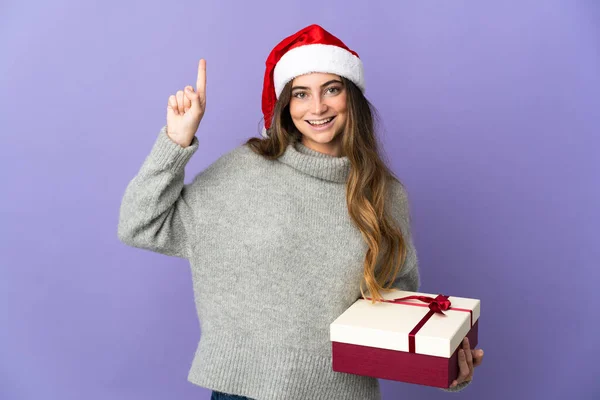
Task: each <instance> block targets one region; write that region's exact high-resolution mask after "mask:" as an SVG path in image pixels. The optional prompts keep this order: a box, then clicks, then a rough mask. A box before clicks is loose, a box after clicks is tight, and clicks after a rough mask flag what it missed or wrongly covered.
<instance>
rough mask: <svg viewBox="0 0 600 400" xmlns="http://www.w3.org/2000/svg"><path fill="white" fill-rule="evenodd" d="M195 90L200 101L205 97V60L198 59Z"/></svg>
mask: <svg viewBox="0 0 600 400" xmlns="http://www.w3.org/2000/svg"><path fill="white" fill-rule="evenodd" d="M196 91H197V92H198V96H200V99H201V101H204V99H206V60H205V59H204V58H201V59H200V62H199V63H198V78H197V79H196Z"/></svg>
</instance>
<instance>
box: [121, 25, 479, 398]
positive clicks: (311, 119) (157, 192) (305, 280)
mask: <svg viewBox="0 0 600 400" xmlns="http://www.w3.org/2000/svg"><path fill="white" fill-rule="evenodd" d="M364 90H365V84H364V74H363V66H362V62H361V60H360V58H359V57H358V55H357V54H356V52H354V51H352V50H350V49H349V48H348V47H346V46H345V45H344V43H342V42H341V41H340V40H339V39H338V38H336V37H335V36H333V35H331V34H330V33H329V32H327V31H325V30H324V29H323V28H321V27H320V26H318V25H310V26H308V27H306V28H304V29H302V30H300V31H299V32H297V33H295V34H294V35H292V36H289V37H287V38H285V39H284V40H283V41H281V42H280V43H279V44H278V45H277V46H276V47H275V48H274V49H273V50H272V51H271V53H270V55H269V57H268V59H267V62H266V71H265V80H264V87H263V96H262V108H263V113H264V118H265V128H264V130H263V138H256V137H253V138H250V139H249V140H248V141H247V142H246V143H244V144H243V145H241V146H239V147H236V148H235V149H233V150H231V151H229V152H228V153H226V154H224V155H223V156H221V157H220V158H219V159H218V160H217V161H215V162H214V163H213V164H211V165H210V166H209V167H208V168H206V169H205V170H204V171H203V172H201V173H199V174H198V175H196V176H195V178H194V180H193V182H192V183H190V184H188V185H184V167H185V165H186V163H187V162H188V160H189V159H190V157H192V155H193V154H194V153H195V151H196V150H197V148H198V145H199V142H198V138H197V137H196V136H195V135H196V132H197V129H198V126H199V124H200V121H201V119H202V117H203V115H204V112H205V109H206V61H205V60H203V59H202V60H200V63H199V67H198V78H197V83H196V90H195V91H194V89H193V88H192V87H190V86H188V87H186V88H185V90H184V91H178V92H177V94H176V95H172V96H170V97H169V101H168V106H167V125H166V126H164V127H163V128H162V129H161V131H160V133H159V135H158V138H157V139H156V142H155V144H154V147H153V148H152V151H151V152H150V155H149V156H148V157H147V158H146V160H145V161H144V164H143V165H142V167H141V169H140V171H139V172H138V174H137V175H136V176H135V177H134V178H133V180H132V181H131V182H130V183H129V185H128V187H127V189H126V191H125V195H124V197H123V201H122V204H121V210H120V220H119V230H118V232H119V238H120V239H121V240H122V241H123V242H124V243H127V244H128V245H131V246H135V247H139V248H144V249H149V250H152V251H155V252H158V253H162V254H166V255H171V256H176V257H182V258H185V259H187V260H189V262H190V266H191V271H192V279H193V288H194V295H195V301H196V307H197V311H198V319H199V321H200V324H201V338H200V341H199V343H198V347H197V349H196V353H195V356H194V359H193V361H192V366H191V368H190V371H189V375H188V380H189V381H190V382H192V383H194V384H197V385H199V386H203V387H207V388H210V389H212V390H213V392H212V397H211V399H212V400H226V399H260V400H280V399H286V400H295V399H298V400H300V399H302V400H304V399H317V398H319V399H320V398H323V399H357V400H369V399H379V398H380V396H381V395H380V391H379V384H378V380H377V379H375V378H372V377H366V376H358V375H353V374H344V373H338V372H334V371H332V368H331V343H330V339H329V325H330V324H331V322H332V321H333V320H335V319H336V318H337V317H338V316H339V315H340V314H342V313H343V312H344V311H345V310H346V309H347V308H348V307H350V305H352V304H353V303H354V302H355V301H356V300H357V299H358V298H360V297H362V296H368V295H367V294H365V291H364V288H363V284H364V286H366V289H367V290H368V292H369V293H370V294H371V297H372V298H373V301H378V300H381V299H382V296H381V294H380V293H381V292H385V291H389V290H392V289H391V288H399V289H404V290H410V291H417V290H418V288H419V270H418V265H417V264H418V263H417V255H416V251H415V248H414V246H413V243H412V239H411V234H410V217H409V205H408V197H407V194H406V191H405V190H404V188H403V186H402V185H401V183H400V181H399V180H398V179H397V178H396V177H394V175H393V173H392V172H391V171H390V170H389V168H388V167H387V166H386V165H385V163H384V162H383V160H382V159H381V158H380V155H379V149H378V143H377V140H376V135H375V128H374V118H373V117H374V109H372V106H371V104H370V103H369V101H368V100H367V99H366V98H365V97H364ZM463 349H464V353H463V354H462V355H460V356H459V358H460V368H461V374H460V376H459V378H458V380H457V381H455V382H454V383H453V385H452V386H451V388H449V389H447V390H452V391H454V390H461V389H462V388H463V387H465V386H466V385H467V384H468V383H469V382H470V380H471V379H472V375H473V366H474V365H478V363H480V362H481V357H482V355H480V354H479V352H478V351H476V350H471V349H470V348H469V347H468V343H465V345H464V346H463Z"/></svg>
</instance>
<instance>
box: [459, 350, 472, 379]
mask: <svg viewBox="0 0 600 400" xmlns="http://www.w3.org/2000/svg"><path fill="white" fill-rule="evenodd" d="M458 367H459V369H460V373H459V375H458V379H457V381H458V383H462V382H464V381H465V380H466V379H467V378H468V377H469V374H470V369H469V365H468V364H467V357H466V355H465V351H464V350H463V349H460V351H459V352H458Z"/></svg>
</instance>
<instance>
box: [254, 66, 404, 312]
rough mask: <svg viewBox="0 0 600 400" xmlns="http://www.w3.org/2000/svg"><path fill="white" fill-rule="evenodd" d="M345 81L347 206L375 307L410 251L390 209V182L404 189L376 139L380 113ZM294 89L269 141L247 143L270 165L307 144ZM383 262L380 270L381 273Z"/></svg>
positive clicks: (279, 106)
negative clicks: (296, 115)
mask: <svg viewBox="0 0 600 400" xmlns="http://www.w3.org/2000/svg"><path fill="white" fill-rule="evenodd" d="M340 78H341V79H342V82H343V84H344V87H345V88H346V91H347V93H346V94H347V96H346V102H347V109H348V117H347V121H346V124H345V127H344V132H343V138H342V147H343V150H344V154H345V155H346V156H347V157H348V159H349V160H350V164H351V167H350V173H349V176H348V180H347V183H346V204H347V207H348V213H349V215H350V217H351V219H352V221H353V223H354V225H355V226H356V227H357V228H358V229H359V230H360V231H361V234H362V236H363V238H364V240H365V242H366V243H367V245H368V250H367V253H366V255H365V259H364V263H363V265H364V275H363V280H362V281H361V282H360V291H361V294H362V296H363V297H365V292H364V291H363V282H364V283H366V287H367V289H368V290H369V292H370V293H371V298H372V299H373V300H372V302H371V303H374V302H376V301H380V300H382V299H383V297H382V296H381V293H380V292H389V291H391V290H393V289H390V287H391V286H392V283H393V282H394V279H395V278H396V276H397V275H398V274H399V273H400V269H401V268H402V265H404V262H405V260H406V253H407V249H406V244H405V240H404V237H403V235H402V231H401V229H400V228H399V227H398V226H397V225H396V224H395V222H394V219H393V218H392V217H391V214H389V211H386V209H385V198H386V194H387V192H388V191H389V190H390V184H391V183H390V180H396V181H397V183H398V184H400V185H402V183H401V182H400V180H399V179H398V178H397V177H396V176H395V175H394V173H393V172H392V171H391V170H390V169H389V168H388V166H387V165H386V163H385V162H384V161H383V160H382V157H381V156H380V153H379V144H378V142H377V138H376V135H375V119H376V118H377V110H376V109H375V107H373V105H372V104H371V103H370V102H369V100H368V99H367V98H366V97H364V95H363V93H362V92H361V91H360V89H359V88H358V87H357V86H356V85H355V84H354V83H353V82H352V81H350V80H348V79H346V78H344V77H340ZM291 88H292V81H290V82H288V83H287V85H286V86H285V88H284V89H283V91H282V92H281V95H280V96H279V98H278V100H277V103H276V104H275V108H274V112H273V115H274V118H273V124H272V125H271V127H270V128H269V130H268V133H269V137H268V138H257V137H252V138H250V139H248V141H247V142H246V143H245V144H247V145H248V146H249V147H250V148H251V149H252V150H253V151H254V152H255V153H257V154H260V155H262V156H263V157H266V158H268V159H270V160H273V159H277V158H278V157H280V156H281V155H282V154H283V153H284V152H285V149H286V148H287V146H288V144H290V143H294V142H297V141H300V140H301V138H302V133H300V132H299V131H298V130H297V129H296V127H295V125H294V123H293V121H292V118H291V115H290V109H289V103H290V98H291V92H292V90H291ZM398 257H399V258H398ZM379 258H381V267H380V269H378V268H377V262H378V259H379Z"/></svg>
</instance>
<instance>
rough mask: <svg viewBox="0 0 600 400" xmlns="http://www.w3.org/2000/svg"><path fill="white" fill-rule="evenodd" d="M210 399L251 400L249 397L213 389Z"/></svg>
mask: <svg viewBox="0 0 600 400" xmlns="http://www.w3.org/2000/svg"><path fill="white" fill-rule="evenodd" d="M210 400H252V399H251V398H250V397H245V396H236V395H235V394H227V393H223V392H217V391H215V390H213V392H212V395H211V396H210Z"/></svg>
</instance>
